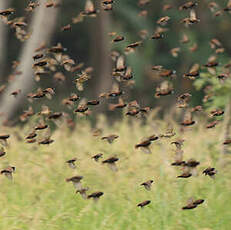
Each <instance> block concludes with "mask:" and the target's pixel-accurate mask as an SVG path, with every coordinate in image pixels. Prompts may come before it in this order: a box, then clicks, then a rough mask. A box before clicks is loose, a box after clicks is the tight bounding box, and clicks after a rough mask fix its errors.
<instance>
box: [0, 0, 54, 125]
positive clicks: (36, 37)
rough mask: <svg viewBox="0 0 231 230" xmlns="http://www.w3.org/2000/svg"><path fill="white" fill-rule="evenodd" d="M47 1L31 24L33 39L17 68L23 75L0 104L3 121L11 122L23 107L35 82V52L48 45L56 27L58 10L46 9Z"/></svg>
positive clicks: (10, 85) (40, 7) (27, 44)
mask: <svg viewBox="0 0 231 230" xmlns="http://www.w3.org/2000/svg"><path fill="white" fill-rule="evenodd" d="M45 3H46V1H45V0H40V6H39V7H38V8H36V10H35V13H34V15H33V18H32V22H31V24H30V31H31V32H32V35H31V37H30V38H29V39H28V40H27V41H26V42H25V45H24V46H23V48H22V51H21V55H20V57H19V60H20V64H19V66H18V68H17V70H18V71H21V72H22V74H21V75H19V76H17V78H16V79H15V80H14V81H13V82H11V83H10V84H9V86H8V88H7V89H6V90H5V92H4V94H3V96H2V100H1V103H0V113H1V114H3V116H1V118H0V119H1V121H3V120H9V119H10V118H12V116H13V115H14V112H15V111H16V110H17V109H18V108H19V106H21V105H22V103H23V100H25V96H26V95H27V93H28V92H29V91H30V90H31V88H32V86H33V84H34V80H33V77H32V74H33V71H32V64H33V60H32V56H33V54H34V50H35V49H36V48H38V47H39V45H41V44H42V43H44V42H45V43H48V42H49V40H50V38H51V35H52V34H53V31H54V29H55V25H56V18H57V14H58V8H46V6H45ZM18 89H21V93H20V94H19V95H18V96H17V97H16V98H14V97H13V96H9V95H10V93H11V92H13V91H15V90H18Z"/></svg>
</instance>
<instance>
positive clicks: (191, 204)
mask: <svg viewBox="0 0 231 230" xmlns="http://www.w3.org/2000/svg"><path fill="white" fill-rule="evenodd" d="M150 2H151V1H150V0H139V1H138V6H139V7H140V9H141V10H140V12H139V16H140V17H146V16H147V14H148V10H147V8H146V7H147V5H148V4H149V3H150ZM116 3H117V1H116V0H102V7H101V8H100V9H96V8H95V6H94V3H93V2H92V1H91V0H86V4H85V9H84V10H83V11H81V12H80V13H79V15H77V16H76V17H73V18H72V23H70V24H68V25H65V26H63V27H62V28H61V31H71V28H72V26H73V25H74V24H76V23H81V22H83V20H85V19H86V18H87V17H97V15H98V14H99V11H100V10H104V11H109V12H110V11H112V10H113V6H114V4H116ZM40 4H42V3H39V1H30V2H29V3H28V5H27V7H26V9H25V10H26V12H27V13H31V12H33V11H35V10H36V8H38V7H40ZM45 4H46V7H47V8H52V7H59V6H60V4H59V3H58V2H56V1H52V0H51V1H47V2H46V3H45ZM198 4H199V3H198V2H196V1H188V2H185V3H184V4H182V5H181V6H180V7H179V9H178V10H179V11H185V12H187V13H188V16H187V17H186V18H183V19H182V20H181V21H180V22H179V23H183V24H184V25H185V26H186V27H190V26H192V25H193V24H197V23H200V19H199V18H198V17H197V14H196V8H197V6H198ZM174 7H175V6H173V5H171V4H165V5H164V6H163V12H164V13H166V14H167V12H168V11H169V10H171V9H172V8H174ZM208 7H209V9H210V11H211V13H212V14H213V15H214V16H215V17H219V16H222V15H223V14H224V13H226V12H228V13H229V12H231V1H229V2H228V4H227V6H226V7H225V8H223V9H222V8H220V7H219V5H218V3H216V2H215V1H210V2H209V3H208ZM16 14H17V11H16V10H15V9H13V8H9V9H3V10H0V16H1V19H2V21H3V22H4V23H6V24H7V25H8V26H9V27H10V28H12V29H13V30H14V31H15V34H16V37H17V38H18V39H19V40H21V41H25V40H27V39H28V38H29V37H30V32H28V31H27V26H28V24H27V22H26V17H14V15H16ZM169 20H171V18H170V17H169V16H163V17H161V18H160V19H158V20H157V22H156V24H157V28H156V30H155V31H154V33H153V34H152V35H151V36H149V33H148V31H146V30H142V31H140V33H139V35H140V38H141V40H140V41H136V42H133V43H131V44H129V45H127V46H126V47H125V49H124V53H119V52H118V51H114V50H113V51H112V52H111V59H112V61H113V62H114V68H113V70H112V78H113V82H114V83H113V86H112V89H111V90H110V91H108V92H103V93H101V94H100V95H99V96H98V98H96V99H94V100H86V99H85V98H81V97H80V96H79V95H78V94H77V93H71V94H70V96H69V97H67V98H64V99H63V100H62V104H63V105H64V106H66V107H67V108H68V109H70V110H71V111H73V112H74V113H76V114H78V115H80V116H88V115H90V114H91V111H92V110H93V107H95V106H99V105H100V104H101V102H102V101H108V100H109V99H112V100H117V103H116V102H115V103H108V108H109V110H110V111H114V110H118V109H124V108H126V112H125V116H131V117H135V118H137V119H141V118H142V117H144V116H146V115H147V114H148V113H149V111H150V110H151V108H150V107H142V106H140V105H139V103H138V102H137V101H136V100H133V101H130V102H126V101H125V99H124V95H126V89H129V87H130V86H132V85H134V83H135V81H134V78H133V69H132V67H131V66H127V65H126V55H128V54H129V53H133V52H136V49H137V48H138V47H141V46H142V44H143V43H144V42H145V40H146V39H152V40H158V39H164V38H165V34H166V33H167V32H168V28H167V25H168V22H169ZM109 36H110V37H112V43H119V42H123V41H124V40H125V39H126V38H125V37H124V36H121V35H119V34H117V33H116V32H111V33H109ZM188 42H189V37H188V36H187V35H186V34H182V39H181V40H180V43H181V44H186V43H188ZM197 46H198V45H197V44H195V45H194V46H193V47H191V48H190V51H191V52H194V51H195V50H196V49H197ZM210 46H211V49H212V50H213V51H214V52H213V53H214V54H213V55H212V56H211V57H210V58H209V60H208V62H207V63H206V64H204V65H203V66H200V65H199V64H197V63H196V64H194V65H192V67H191V68H190V69H189V71H188V72H187V73H185V74H184V75H183V77H184V78H188V79H191V80H194V79H196V78H197V77H199V75H200V69H201V68H205V69H207V70H208V72H210V73H211V74H213V75H215V74H216V68H217V67H218V66H219V62H218V61H217V54H220V53H223V52H224V47H223V46H222V43H221V42H220V41H219V40H218V39H215V38H214V39H212V40H211V41H210ZM179 52H181V48H180V47H176V48H174V49H172V50H171V54H172V56H174V57H177V56H178V53H179ZM31 58H33V60H34V64H33V66H32V68H33V71H34V79H35V81H40V80H41V79H42V76H43V75H47V74H51V75H52V76H53V78H54V80H55V81H57V82H59V83H61V84H62V83H63V82H64V81H65V79H66V77H65V71H67V72H70V73H73V74H75V76H76V75H77V78H76V79H74V83H75V85H76V88H77V91H83V90H85V88H84V86H85V82H87V81H88V80H90V79H91V76H92V73H93V71H94V69H93V68H92V67H85V66H84V63H79V64H76V62H75V61H74V60H73V59H72V58H71V57H70V56H69V55H68V54H67V53H66V49H65V48H64V47H63V46H62V44H61V43H58V44H57V45H55V46H51V47H48V46H46V44H42V45H41V46H40V47H37V49H36V50H35V53H34V55H33V56H32V57H31ZM19 65H20V62H19V61H14V63H13V66H12V68H13V69H14V74H13V75H14V76H16V75H20V74H23V73H21V72H19V71H17V67H18V66H19ZM219 68H220V69H222V71H223V72H222V73H221V74H219V75H218V76H216V77H217V78H218V79H219V80H220V83H221V84H223V83H224V82H225V80H226V79H227V78H229V77H230V68H231V64H230V63H227V64H226V65H224V66H220V67H219ZM58 69H62V71H58ZM152 71H154V72H155V74H157V75H158V76H159V77H160V78H163V79H164V80H163V81H162V82H161V84H160V85H159V86H157V88H156V90H155V97H156V98H160V97H164V96H167V95H172V94H174V93H175V92H174V88H173V84H172V79H174V78H175V77H176V72H175V71H174V70H171V69H166V68H164V67H163V66H161V65H155V66H152ZM5 88H6V85H2V86H1V87H0V93H2V92H3V91H4V90H5ZM123 88H125V90H123ZM22 93H23V92H21V89H18V90H16V91H14V92H12V93H11V95H10V96H14V97H17V96H18V95H19V94H22ZM205 93H206V94H205V97H204V101H207V100H209V99H211V98H212V96H213V95H211V94H210V93H209V88H206V90H205ZM54 94H55V90H54V88H52V87H49V88H45V89H41V88H38V89H37V90H35V91H33V92H31V93H29V94H27V95H26V97H27V99H28V101H29V102H30V103H33V102H36V101H37V100H42V99H43V98H46V97H47V98H48V99H52V96H53V95H54ZM191 97H192V95H191V94H190V93H183V94H181V95H179V96H177V103H176V104H177V107H178V108H181V109H184V110H185V116H184V119H183V120H182V121H181V123H180V125H181V126H182V127H188V126H190V127H191V126H193V125H194V124H196V121H195V120H194V119H193V115H194V114H195V113H198V112H201V111H202V110H203V107H202V106H201V105H198V106H196V107H194V108H190V107H189V101H190V98H191ZM77 103H78V104H77ZM223 114H224V111H223V110H221V109H215V110H212V111H211V112H210V114H209V117H210V118H214V120H213V121H212V122H210V123H209V124H208V125H207V128H208V129H210V128H214V127H215V126H216V125H217V123H218V122H219V121H218V120H216V119H215V118H216V117H218V116H222V115H223ZM35 115H36V116H39V118H40V119H39V122H38V123H36V124H35V125H34V128H33V130H32V131H31V132H30V133H28V135H27V136H26V137H25V140H26V142H27V143H30V144H34V143H38V144H40V145H49V144H51V143H53V142H54V140H53V139H52V138H51V130H50V128H49V123H50V122H54V123H56V124H57V125H58V124H59V123H61V122H62V123H66V124H67V125H68V126H69V127H72V128H73V127H74V126H75V122H74V120H73V119H72V118H71V116H70V115H69V114H68V113H65V112H53V111H51V110H50V108H49V107H48V106H42V108H41V110H40V111H39V112H38V113H35V112H34V110H33V108H32V106H29V108H28V109H27V110H25V111H24V112H23V113H22V114H21V115H20V120H21V121H27V120H28V119H29V118H30V117H32V116H35ZM175 134H176V133H175V132H174V130H173V129H172V128H169V129H168V130H167V131H166V133H163V134H159V135H152V136H149V137H145V138H144V139H143V140H142V141H140V142H139V143H137V144H136V145H135V146H134V147H135V149H141V150H142V151H143V152H144V153H147V154H150V153H151V149H150V145H151V144H152V143H153V142H155V141H156V140H159V139H161V138H172V137H173V136H175ZM93 135H94V136H101V135H102V132H101V130H95V131H94V133H93ZM9 138H10V135H8V134H7V135H1V136H0V141H1V143H2V145H3V147H1V149H0V157H4V156H5V155H6V151H5V148H4V147H5V146H7V141H8V139H9ZM117 138H119V136H118V135H115V134H112V135H109V136H101V139H102V141H108V143H110V144H113V142H114V140H115V139H117ZM183 142H184V140H183V139H177V140H175V141H172V142H171V144H174V145H175V146H176V150H175V160H174V162H173V163H172V164H171V165H172V166H175V167H181V168H182V169H183V171H182V173H181V174H180V175H179V176H177V178H183V179H187V178H189V177H191V176H195V175H198V172H197V166H198V165H199V164H200V162H198V161H197V160H195V159H189V160H187V161H185V160H184V159H183V150H182V145H183ZM223 144H225V145H228V144H231V139H227V140H225V142H224V143H223ZM101 158H103V154H102V153H98V154H96V155H94V156H92V160H95V161H96V162H99V161H100V159H101ZM118 161H119V158H118V157H115V156H113V157H109V158H107V159H104V160H103V161H102V164H106V165H108V166H109V167H110V169H111V170H113V171H114V172H116V171H117V170H118V168H117V164H118ZM75 162H76V158H74V159H70V160H68V161H66V163H67V165H68V166H69V167H70V168H72V169H75V168H76V165H75ZM14 172H15V167H13V166H9V167H8V168H5V169H3V170H1V174H3V175H5V176H6V177H7V178H9V179H11V180H12V178H13V173H14ZM202 173H203V174H205V175H208V176H209V177H211V178H214V177H215V175H216V173H217V170H216V169H215V168H213V167H208V168H206V169H204V171H203V172H202ZM82 180H83V176H79V175H78V176H74V177H71V178H67V179H66V181H67V182H72V183H73V185H74V187H75V189H76V193H79V194H80V195H81V196H82V197H83V198H84V199H90V198H92V199H94V200H98V199H100V197H102V196H103V195H104V193H103V192H102V191H97V192H94V193H91V194H88V190H89V188H88V187H83V186H82V184H81V181H82ZM153 183H154V180H152V179H150V180H148V181H145V182H143V183H141V184H140V186H143V187H144V188H145V189H146V190H148V191H150V190H151V187H152V185H153ZM203 202H204V199H197V200H195V199H193V198H190V200H189V201H188V203H187V205H185V206H184V207H182V209H183V210H187V209H194V208H196V207H197V206H198V205H200V204H202V203H203ZM150 203H151V201H150V200H145V201H143V202H141V203H139V204H138V205H137V206H138V207H141V208H143V207H144V206H147V205H148V204H150Z"/></svg>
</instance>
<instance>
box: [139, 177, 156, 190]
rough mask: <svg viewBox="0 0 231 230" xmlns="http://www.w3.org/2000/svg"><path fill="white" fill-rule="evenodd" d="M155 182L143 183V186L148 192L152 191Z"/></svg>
mask: <svg viewBox="0 0 231 230" xmlns="http://www.w3.org/2000/svg"><path fill="white" fill-rule="evenodd" d="M153 182H154V181H153V180H148V181H146V182H144V183H142V184H141V186H144V188H145V189H146V190H148V191H150V190H151V186H152V183H153Z"/></svg>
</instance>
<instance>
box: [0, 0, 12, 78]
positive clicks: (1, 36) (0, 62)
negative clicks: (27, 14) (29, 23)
mask: <svg viewBox="0 0 231 230" xmlns="http://www.w3.org/2000/svg"><path fill="white" fill-rule="evenodd" d="M10 2H11V1H10V0H1V1H0V9H1V10H2V9H6V8H8V6H9V4H10ZM6 41H7V25H5V24H4V23H3V22H2V20H0V50H1V55H0V80H1V81H2V80H3V75H4V69H5V61H6V60H5V57H6V43H7V42H6Z"/></svg>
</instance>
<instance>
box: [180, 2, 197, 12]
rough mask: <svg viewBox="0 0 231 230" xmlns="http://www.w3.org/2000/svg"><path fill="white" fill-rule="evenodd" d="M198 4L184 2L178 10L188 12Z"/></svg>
mask: <svg viewBox="0 0 231 230" xmlns="http://www.w3.org/2000/svg"><path fill="white" fill-rule="evenodd" d="M197 5H198V3H197V2H196V1H189V2H186V3H184V4H183V5H181V6H180V7H179V10H188V9H192V8H194V7H195V6H197Z"/></svg>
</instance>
